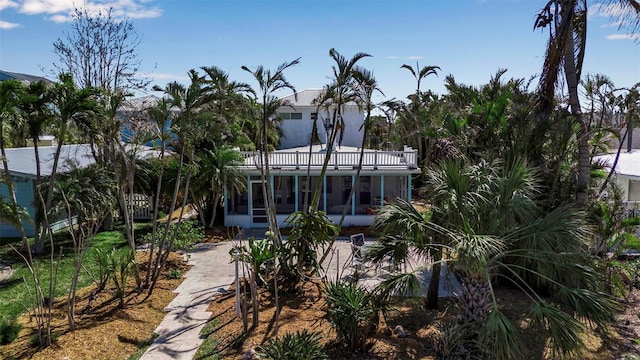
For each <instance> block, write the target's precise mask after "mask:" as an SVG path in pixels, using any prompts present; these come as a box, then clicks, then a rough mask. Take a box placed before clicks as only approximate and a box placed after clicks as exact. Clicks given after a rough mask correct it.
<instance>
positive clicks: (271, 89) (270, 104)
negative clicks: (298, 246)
mask: <svg viewBox="0 0 640 360" xmlns="http://www.w3.org/2000/svg"><path fill="white" fill-rule="evenodd" d="M299 62H300V58H297V59H295V60H293V61H291V62H284V63H282V64H280V66H278V67H277V68H276V70H275V71H273V72H271V70H269V69H265V68H264V67H262V65H261V66H258V67H257V68H256V69H255V70H254V71H251V70H250V69H249V68H248V67H246V66H244V65H243V66H242V70H244V71H246V72H248V73H250V74H251V75H252V76H253V78H254V79H255V80H256V82H258V86H259V87H260V95H261V97H262V99H261V100H262V104H261V105H262V119H261V126H262V128H261V130H262V134H261V136H260V140H261V146H260V175H261V178H262V194H263V198H264V199H265V200H266V204H265V207H266V209H267V221H268V223H269V231H270V232H271V237H272V239H273V245H274V252H275V253H276V259H275V260H276V270H275V274H274V276H273V284H274V290H275V304H276V313H275V324H274V327H275V334H276V335H277V334H278V327H279V322H278V320H279V319H280V310H279V307H280V302H279V299H278V255H277V253H278V251H279V249H280V247H281V246H282V235H281V234H280V228H279V227H278V219H277V217H276V206H275V201H274V199H273V193H272V192H271V189H272V185H271V174H270V170H269V144H268V137H267V134H268V131H267V129H268V128H269V123H270V122H271V121H273V120H274V119H275V118H276V117H277V116H276V115H275V112H276V110H277V109H278V108H279V107H280V105H281V102H280V100H279V99H277V98H276V97H275V96H274V95H273V94H274V93H275V92H277V91H278V90H284V89H288V90H291V91H293V94H294V97H295V98H296V99H297V95H296V89H295V87H293V85H292V84H291V83H289V81H287V79H286V78H285V76H284V71H285V70H287V69H288V68H290V67H292V66H295V65H297V64H298V63H299Z"/></svg>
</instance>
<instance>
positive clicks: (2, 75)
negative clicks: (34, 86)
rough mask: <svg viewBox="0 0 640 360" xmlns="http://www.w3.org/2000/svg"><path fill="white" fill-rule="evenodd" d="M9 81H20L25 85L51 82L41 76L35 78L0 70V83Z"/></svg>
mask: <svg viewBox="0 0 640 360" xmlns="http://www.w3.org/2000/svg"><path fill="white" fill-rule="evenodd" d="M11 79H15V80H20V81H22V83H23V84H26V85H28V84H30V83H32V82H36V81H43V82H45V83H52V82H53V81H51V80H49V79H47V78H45V77H42V76H35V75H29V74H21V73H16V72H10V71H4V70H0V81H3V80H11Z"/></svg>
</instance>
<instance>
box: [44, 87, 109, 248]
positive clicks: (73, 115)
mask: <svg viewBox="0 0 640 360" xmlns="http://www.w3.org/2000/svg"><path fill="white" fill-rule="evenodd" d="M50 94H51V97H50V99H51V104H52V106H53V118H52V121H53V126H55V128H56V130H57V132H56V134H55V135H56V138H57V140H58V144H57V146H56V151H55V154H54V157H53V165H52V167H51V174H50V176H49V178H48V182H49V184H48V186H47V189H46V192H45V195H44V196H43V199H44V201H41V203H42V205H43V206H42V208H41V209H40V211H42V213H43V214H44V217H43V221H44V231H42V232H41V233H40V234H38V235H37V236H36V243H35V245H34V252H35V253H37V254H40V253H41V252H42V251H43V250H44V239H45V237H46V236H47V234H49V235H51V234H50V229H49V220H48V211H49V210H48V209H51V207H52V201H53V192H54V187H55V184H56V176H57V172H58V165H59V162H60V155H61V153H62V146H63V145H64V143H65V138H66V136H67V133H68V130H69V128H70V127H73V126H75V127H77V128H82V129H85V131H86V132H90V131H91V130H90V129H91V127H92V126H93V122H92V119H91V118H92V117H94V116H97V114H99V113H100V112H101V111H102V108H101V107H100V104H99V103H98V102H97V101H96V98H97V97H98V95H99V91H98V90H97V89H95V88H86V89H79V88H78V87H77V86H76V84H75V83H74V81H73V77H72V76H71V75H70V74H61V75H60V76H59V82H58V83H56V84H54V85H53V87H52V89H51V93H50ZM38 191H40V190H38Z"/></svg>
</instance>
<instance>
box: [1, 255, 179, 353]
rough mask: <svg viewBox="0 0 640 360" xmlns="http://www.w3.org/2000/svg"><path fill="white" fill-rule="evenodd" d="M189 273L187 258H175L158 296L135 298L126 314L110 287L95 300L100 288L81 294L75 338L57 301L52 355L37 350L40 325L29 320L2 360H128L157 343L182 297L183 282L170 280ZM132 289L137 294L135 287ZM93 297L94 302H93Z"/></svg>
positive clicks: (131, 298) (130, 297) (157, 290)
mask: <svg viewBox="0 0 640 360" xmlns="http://www.w3.org/2000/svg"><path fill="white" fill-rule="evenodd" d="M139 254H140V255H142V254H146V253H139ZM188 268H189V266H188V265H187V263H186V262H184V260H183V258H182V256H181V255H179V254H177V253H172V254H171V256H170V258H169V260H168V266H167V269H166V271H165V272H164V273H163V276H162V278H161V280H160V281H159V283H158V285H157V286H156V288H155V290H154V291H153V293H152V295H151V296H150V297H149V298H148V299H144V298H145V296H146V292H143V293H142V294H138V293H136V292H130V293H129V294H127V296H126V299H125V307H124V308H120V307H119V300H118V299H117V298H114V296H113V294H114V289H113V288H110V287H107V288H105V289H104V290H103V291H102V292H100V293H98V295H97V296H95V297H92V296H90V294H91V293H92V291H93V290H94V288H95V287H94V286H89V287H86V288H84V289H81V290H79V291H78V300H77V307H76V309H78V310H77V313H76V319H77V321H76V322H77V329H76V331H74V332H70V331H69V327H68V322H67V317H66V313H65V310H64V309H65V299H64V298H63V299H57V301H56V302H55V304H54V308H53V314H52V319H51V324H52V333H53V336H52V338H53V339H54V342H53V345H52V346H50V347H48V348H46V349H40V348H38V347H36V346H33V345H32V343H33V341H34V339H35V332H34V331H35V326H36V322H35V319H32V318H30V316H29V315H28V314H25V315H23V316H22V317H21V318H19V321H20V323H22V324H23V329H22V330H21V331H20V334H19V336H18V339H16V341H14V342H13V343H11V344H9V345H4V346H0V359H5V360H9V359H16V360H17V359H42V360H45V359H46V360H49V359H65V358H68V359H73V360H75V359H92V360H101V359H104V360H112V359H127V358H128V357H129V355H131V354H133V353H135V352H136V351H137V350H138V349H139V347H141V346H144V345H145V344H147V343H149V342H150V341H152V339H153V338H152V336H151V335H152V333H153V331H154V330H155V328H156V327H157V326H158V324H159V323H160V322H161V321H162V319H163V318H164V316H165V315H166V313H165V312H164V311H163V309H164V307H165V306H167V305H168V304H169V303H170V302H171V300H173V298H174V297H175V296H176V294H174V293H173V292H172V290H173V289H175V288H176V287H177V286H178V285H180V283H181V281H182V280H181V279H170V278H169V273H170V272H171V270H173V269H179V270H180V271H181V272H182V273H185V272H186V271H187V270H188ZM129 285H130V286H129V289H132V288H133V286H134V285H135V284H133V283H130V284H129ZM90 297H92V298H93V299H92V300H91V301H89V298H90Z"/></svg>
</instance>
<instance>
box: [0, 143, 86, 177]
mask: <svg viewBox="0 0 640 360" xmlns="http://www.w3.org/2000/svg"><path fill="white" fill-rule="evenodd" d="M6 153H7V163H8V167H9V171H10V172H11V174H12V175H21V176H32V177H35V176H36V174H37V167H36V158H35V152H34V148H33V147H22V148H11V149H6ZM38 154H39V156H40V171H41V175H42V176H49V175H51V171H52V169H53V161H54V157H55V154H56V146H40V147H38ZM94 162H95V161H94V159H93V156H92V155H91V146H90V145H88V144H74V145H63V146H62V148H61V152H60V160H59V162H58V172H61V173H63V172H68V171H71V170H73V169H76V168H83V167H87V166H89V165H91V164H93V163H94ZM0 169H4V165H3V164H2V163H0Z"/></svg>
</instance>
